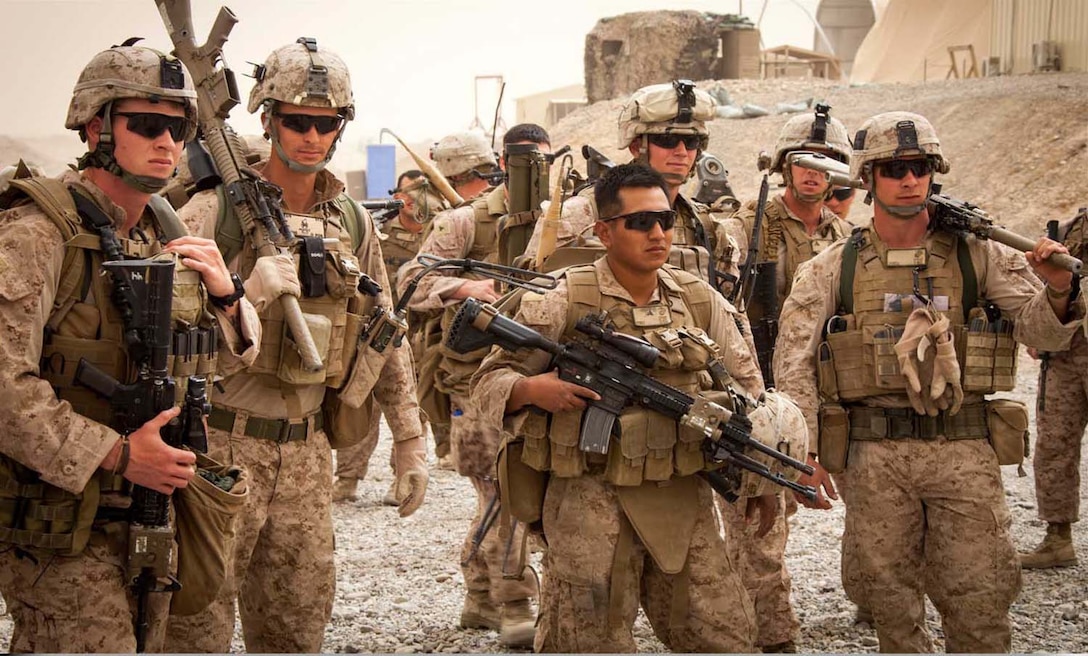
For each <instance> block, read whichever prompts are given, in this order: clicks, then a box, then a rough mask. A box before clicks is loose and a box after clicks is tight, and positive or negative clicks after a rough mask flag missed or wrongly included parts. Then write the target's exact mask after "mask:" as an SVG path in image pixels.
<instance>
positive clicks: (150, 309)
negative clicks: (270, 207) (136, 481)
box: [75, 239, 211, 652]
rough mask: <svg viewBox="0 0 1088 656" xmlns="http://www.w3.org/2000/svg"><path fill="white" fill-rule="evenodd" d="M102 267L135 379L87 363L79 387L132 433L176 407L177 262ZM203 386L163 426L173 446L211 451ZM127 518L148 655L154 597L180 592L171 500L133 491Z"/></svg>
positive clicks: (139, 630)
mask: <svg viewBox="0 0 1088 656" xmlns="http://www.w3.org/2000/svg"><path fill="white" fill-rule="evenodd" d="M105 241H106V240H105V239H104V240H103V242H104V243H105ZM102 268H103V269H105V270H106V271H107V272H109V274H110V275H111V276H113V279H114V294H113V298H114V304H115V305H116V306H117V307H118V309H119V311H120V313H121V315H122V317H123V319H124V326H125V341H126V347H127V349H128V353H129V356H130V358H131V359H132V362H133V364H134V365H135V368H136V372H137V374H136V381H135V382H133V383H128V384H124V383H121V382H119V381H117V380H116V379H114V378H113V377H112V376H110V375H109V374H107V373H106V372H104V371H102V370H101V369H99V368H98V367H96V366H95V365H94V364H92V363H91V362H89V361H88V360H86V359H85V358H82V359H80V361H79V366H78V367H77V368H76V372H75V382H76V383H78V384H80V385H83V386H85V387H87V388H89V389H91V390H92V391H93V392H95V393H96V394H98V395H99V396H101V397H102V398H105V399H108V400H109V403H110V408H111V409H112V411H113V421H112V422H111V424H110V425H111V427H112V428H113V429H114V430H116V431H117V432H119V433H121V434H122V435H129V434H131V433H133V432H135V431H136V430H137V429H139V428H140V427H141V426H143V425H144V424H146V423H147V422H148V421H150V420H151V419H153V418H154V417H155V416H156V415H158V414H159V413H160V412H162V411H164V410H169V409H170V408H172V407H174V405H176V385H175V381H174V379H173V378H172V377H171V376H170V375H169V372H168V371H167V363H168V358H169V356H170V350H171V344H172V343H173V341H174V340H173V338H174V333H173V330H172V322H171V317H170V312H171V305H172V303H173V295H174V263H173V262H169V261H158V260H123V261H109V262H103V264H102ZM205 385H206V381H205V379H204V378H203V377H198V376H190V377H189V379H188V389H187V391H186V395H185V405H184V407H183V408H182V412H181V414H180V415H179V416H178V417H175V418H174V419H172V420H171V421H170V423H169V424H167V425H166V426H164V427H163V428H162V429H161V435H162V440H163V442H165V443H167V444H169V445H170V446H172V447H175V448H182V447H189V448H191V449H193V450H196V451H207V449H208V436H207V433H206V432H205V429H204V416H205V415H207V413H208V412H209V411H210V409H211V406H210V405H209V404H208V398H207V395H206V391H205V390H206V388H205ZM128 521H129V529H128V559H127V565H126V576H127V580H128V582H129V585H131V586H132V588H133V591H134V593H135V595H136V650H137V651H141V652H142V651H144V647H145V646H146V641H147V631H148V624H149V622H148V609H147V605H148V597H149V595H150V593H152V592H173V591H176V590H179V589H180V588H181V586H180V584H179V583H178V581H177V579H175V578H174V577H173V576H172V575H171V573H170V552H171V547H172V545H173V540H174V529H173V528H172V527H171V526H170V497H169V496H168V495H165V494H161V493H159V492H155V491H153V490H149V489H147V488H145V487H141V486H138V485H136V486H133V488H132V505H131V506H130V508H129V512H128Z"/></svg>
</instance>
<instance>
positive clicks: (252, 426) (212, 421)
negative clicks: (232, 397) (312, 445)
mask: <svg viewBox="0 0 1088 656" xmlns="http://www.w3.org/2000/svg"><path fill="white" fill-rule="evenodd" d="M235 415H236V413H235V412H233V411H231V410H226V409H224V408H220V407H216V406H212V411H211V414H209V415H208V426H210V427H212V428H217V429H219V430H222V431H227V432H228V433H230V432H232V431H233V430H234V418H235ZM311 425H312V426H313V429H314V431H319V430H321V428H322V427H323V426H324V425H325V417H324V415H323V414H322V412H321V411H320V410H318V411H317V412H315V413H313V414H312V415H310V416H309V417H306V418H304V419H302V420H301V421H295V422H292V421H291V420H290V419H263V418H261V417H250V418H248V419H246V427H245V430H244V431H242V432H243V434H244V435H246V436H247V437H256V438H258V439H261V440H272V441H273V442H276V443H277V444H285V443H287V442H295V441H298V440H304V439H306V435H307V432H308V428H309V427H310V426H311Z"/></svg>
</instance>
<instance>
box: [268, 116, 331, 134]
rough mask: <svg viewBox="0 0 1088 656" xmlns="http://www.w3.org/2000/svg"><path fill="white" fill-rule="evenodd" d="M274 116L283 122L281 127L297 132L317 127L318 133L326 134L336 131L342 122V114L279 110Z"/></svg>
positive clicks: (303, 132)
mask: <svg viewBox="0 0 1088 656" xmlns="http://www.w3.org/2000/svg"><path fill="white" fill-rule="evenodd" d="M274 116H275V117H276V118H278V119H279V120H280V122H281V123H283V127H285V128H287V129H288V130H291V131H292V132H298V133H299V134H306V133H307V132H309V131H310V128H317V133H318V134H328V133H330V132H336V131H337V130H339V129H340V126H341V125H343V124H344V117H343V116H312V115H310V114H280V113H279V112H277V113H276V114H275V115H274Z"/></svg>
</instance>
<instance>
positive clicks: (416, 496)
mask: <svg viewBox="0 0 1088 656" xmlns="http://www.w3.org/2000/svg"><path fill="white" fill-rule="evenodd" d="M393 466H394V468H395V470H396V476H397V482H396V490H395V494H396V498H398V499H400V506H399V507H398V509H397V512H398V513H399V514H400V516H401V517H407V516H408V515H411V514H412V513H414V512H415V511H416V510H419V507H420V506H422V505H423V497H424V496H426V494H427V481H429V480H430V474H428V473H427V449H426V448H425V447H424V446H423V438H422V437H415V438H412V439H410V440H404V441H401V442H394V443H393Z"/></svg>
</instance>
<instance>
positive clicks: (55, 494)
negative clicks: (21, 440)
mask: <svg viewBox="0 0 1088 656" xmlns="http://www.w3.org/2000/svg"><path fill="white" fill-rule="evenodd" d="M104 477H109V478H111V479H112V478H113V477H112V475H110V474H106V473H105V472H96V473H95V475H93V476H91V480H90V481H89V482H88V483H87V486H86V487H85V488H84V489H83V491H82V492H81V493H80V494H72V493H70V492H66V491H64V490H62V489H60V488H58V487H56V486H53V485H50V484H48V483H45V482H44V481H42V480H41V477H40V476H39V475H38V473H37V472H35V471H33V470H32V469H30V468H28V467H25V466H23V465H21V464H19V463H18V462H16V461H15V460H13V459H11V458H9V457H7V456H3V455H0V543H2V544H10V545H14V546H16V547H21V548H24V549H34V550H37V551H43V552H48V553H54V554H57V555H59V556H76V555H78V554H80V553H82V551H83V549H84V548H85V547H86V546H87V541H88V540H89V539H90V537H91V530H92V528H93V527H94V524H95V519H96V514H97V512H98V504H99V500H100V499H101V490H102V486H103V478H104Z"/></svg>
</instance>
